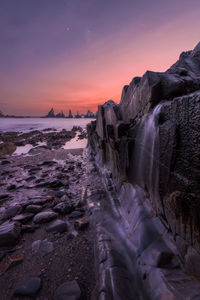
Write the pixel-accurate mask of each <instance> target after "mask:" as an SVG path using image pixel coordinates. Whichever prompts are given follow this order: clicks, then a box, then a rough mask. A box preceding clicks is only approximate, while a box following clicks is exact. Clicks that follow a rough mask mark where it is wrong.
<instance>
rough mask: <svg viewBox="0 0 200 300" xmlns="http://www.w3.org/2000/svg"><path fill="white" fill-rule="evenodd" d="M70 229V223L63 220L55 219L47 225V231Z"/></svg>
mask: <svg viewBox="0 0 200 300" xmlns="http://www.w3.org/2000/svg"><path fill="white" fill-rule="evenodd" d="M67 230H68V225H67V223H66V222H64V221H62V220H55V221H53V222H52V223H51V224H49V225H48V226H47V227H46V231H47V232H60V233H61V232H65V231H67Z"/></svg>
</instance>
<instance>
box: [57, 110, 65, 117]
mask: <svg viewBox="0 0 200 300" xmlns="http://www.w3.org/2000/svg"><path fill="white" fill-rule="evenodd" d="M56 118H65V115H64V112H63V111H62V112H60V113H58V114H56Z"/></svg>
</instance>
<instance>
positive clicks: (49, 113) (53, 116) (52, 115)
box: [46, 108, 55, 118]
mask: <svg viewBox="0 0 200 300" xmlns="http://www.w3.org/2000/svg"><path fill="white" fill-rule="evenodd" d="M46 118H55V113H54V109H53V108H52V109H51V110H50V111H49V112H48V114H47V115H46Z"/></svg>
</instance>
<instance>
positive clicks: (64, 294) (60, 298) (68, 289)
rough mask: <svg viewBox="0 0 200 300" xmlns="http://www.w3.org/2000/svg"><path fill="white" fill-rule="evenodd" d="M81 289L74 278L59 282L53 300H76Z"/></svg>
mask: <svg viewBox="0 0 200 300" xmlns="http://www.w3.org/2000/svg"><path fill="white" fill-rule="evenodd" d="M80 296H81V290H80V288H79V285H78V284H77V282H76V281H75V280H73V281H68V282H65V283H63V284H61V285H60V286H59V287H58V288H57V289H56V291H55V294H54V300H66V299H74V300H78V299H79V298H80Z"/></svg>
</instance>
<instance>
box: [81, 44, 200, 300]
mask: <svg viewBox="0 0 200 300" xmlns="http://www.w3.org/2000/svg"><path fill="white" fill-rule="evenodd" d="M199 112H200V43H199V44H198V45H197V46H196V47H195V48H194V50H192V51H187V52H183V53H182V54H181V55H180V58H179V60H178V61H177V62H176V63H175V64H174V65H173V66H172V67H171V68H170V69H168V70H167V71H166V72H163V73H160V72H151V71H147V72H146V73H145V74H144V75H143V77H141V78H140V77H135V78H134V79H133V80H132V82H131V83H130V85H128V86H125V87H124V88H123V91H122V97H121V101H120V104H116V103H114V102H113V101H111V100H110V101H108V102H106V103H105V104H103V105H101V106H99V109H98V115H97V120H96V121H94V122H91V124H90V125H88V128H87V129H88V140H89V149H90V151H91V153H92V155H94V157H95V160H96V163H97V165H98V166H99V167H100V169H101V170H102V172H103V171H105V170H106V172H107V173H108V174H110V181H112V182H113V183H114V185H115V188H116V190H117V194H118V195H119V199H118V200H119V202H118V204H117V209H118V210H119V214H120V215H121V217H122V219H123V220H124V223H125V224H126V226H125V228H126V230H127V232H128V238H129V239H130V240H131V241H132V243H133V245H134V246H133V248H134V249H136V250H135V251H136V253H137V254H136V256H138V257H141V261H140V263H139V261H138V266H137V268H138V272H140V271H141V270H142V268H143V267H139V265H141V264H142V265H143V264H147V265H148V264H149V265H151V266H152V267H153V268H158V269H160V268H161V269H166V268H172V269H173V266H170V264H171V263H172V261H171V259H172V257H173V255H172V254H169V253H171V252H169V249H168V246H169V240H170V239H171V238H172V239H173V244H174V245H175V246H176V250H175V252H176V253H178V254H177V255H178V256H179V258H180V262H179V263H180V264H181V265H182V266H183V267H184V269H186V270H187V272H188V274H192V275H195V276H197V277H200V272H199V271H198V267H195V266H194V265H196V266H198V265H199V263H200V235H199V230H200V223H199V216H198V215H199V214H198V212H199V203H200V196H199V195H200V186H199V178H200V156H199V149H200V128H199V124H200V114H199ZM138 191H140V192H138ZM114 200H115V199H114ZM147 203H148V207H149V208H148V212H147V211H146V207H147ZM153 216H155V218H154V217H153ZM150 219H152V221H150ZM127 221H128V223H127ZM160 221H161V223H162V224H164V225H165V228H166V230H167V232H171V233H172V235H171V238H169V234H168V233H167V235H165V236H164V234H163V233H161V232H160V230H161V229H160V228H161V227H160V225H158V223H159V222H160ZM159 232H160V233H159ZM162 232H163V231H162ZM159 236H162V238H161V240H162V241H161V242H158V237H159ZM164 244H165V246H164ZM166 245H168V246H166ZM163 247H164V248H163ZM159 249H160V250H159ZM161 249H165V250H161ZM174 249H175V248H174ZM163 251H164V252H163ZM147 252H148V253H147ZM172 252H173V253H174V251H172ZM156 253H157V254H156ZM161 253H164V254H162V255H161ZM154 254H155V255H154ZM160 255H161V256H162V259H163V257H165V258H166V260H167V261H168V258H170V259H169V261H171V262H170V263H169V261H168V262H167V265H168V266H166V265H165V266H164V265H162V264H165V263H166V260H165V258H164V260H163V262H161V261H162V259H161V256H160ZM156 257H157V258H156ZM167 257H168V258H167ZM152 258H153V261H152ZM160 259H161V260H160ZM173 261H174V260H173ZM160 264H161V265H162V266H161V265H160ZM158 269H157V270H156V269H154V271H148V272H149V274H151V275H150V276H149V278H148V280H146V282H147V283H148V284H147V285H148V286H149V287H148V288H150V290H151V289H152V285H153V284H155V286H156V284H158V282H159V281H158V280H157V279H156V276H158V278H159V276H161V277H162V276H166V273H165V275H163V274H164V273H163V274H161V273H159V272H161V271H159V272H158ZM152 270H153V269H152ZM142 272H143V271H141V273H142ZM151 272H152V273H151ZM156 272H157V273H158V274H157V273H156ZM170 272H171V271H170ZM153 274H154V275H153ZM156 274H157V275H156ZM159 274H160V275H159ZM170 274H172V273H170ZM145 276H146V275H145ZM167 276H168V275H167ZM170 276H171V275H169V277H168V279H166V278H165V280H169V278H170ZM176 276H178V275H176ZM181 276H182V275H181ZM184 276H185V275H184ZM145 278H146V277H145ZM150 278H151V279H150ZM159 284H161V282H159ZM179 287H180V286H179ZM173 288H174V287H172V289H173ZM175 288H177V287H175ZM150 290H149V291H150ZM163 291H164V290H163ZM151 292H152V290H151V291H150V292H149V293H150V294H151ZM187 292H188V293H189V294H188V295H190V292H189V291H187ZM170 293H171V292H170ZM163 294H164V292H163ZM163 294H162V296H161V295H160V294H158V296H157V298H156V297H155V294H154V296H152V297H150V299H167V298H164V296H163ZM166 294H167V293H166ZM172 294H173V293H172ZM177 295H178V294H177ZM177 295H175V294H173V297H172V296H171V294H170V297H171V298H170V299H183V298H181V297H182V296H181V294H180V295H178V296H177ZM195 296H196V294H195ZM168 299H169V298H168ZM187 299H190V298H187Z"/></svg>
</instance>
